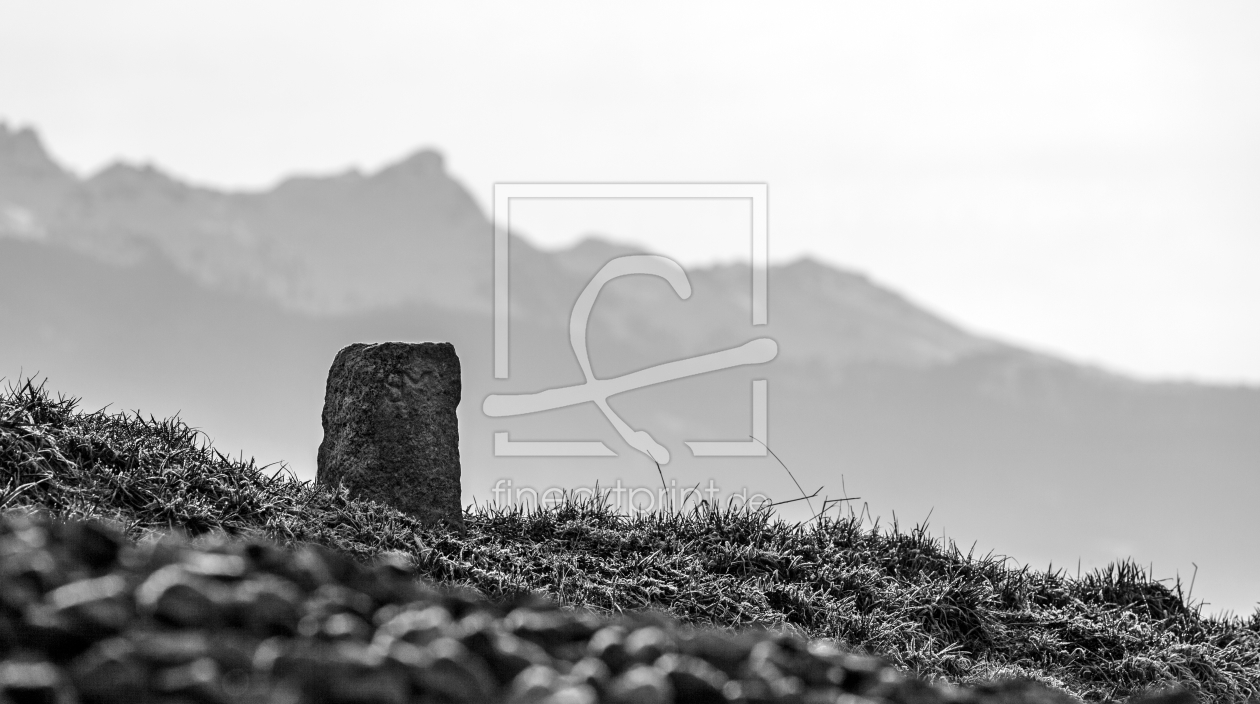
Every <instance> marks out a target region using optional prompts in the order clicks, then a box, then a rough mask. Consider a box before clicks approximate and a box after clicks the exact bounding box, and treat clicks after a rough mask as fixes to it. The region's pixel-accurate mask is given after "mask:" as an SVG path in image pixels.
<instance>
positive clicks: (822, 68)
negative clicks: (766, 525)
mask: <svg viewBox="0 0 1260 704" xmlns="http://www.w3.org/2000/svg"><path fill="white" fill-rule="evenodd" d="M1257 37H1260V4H1257V3H1254V2H1193V3H1191V2H1185V3H1175V4H1170V3H1161V2H1150V1H1143V2H1135V3H1098V2H1083V3H1067V2H1055V3H1045V4H1039V3H1019V4H1013V3H962V4H960V3H949V4H948V6H946V4H942V3H931V4H928V3H922V4H920V3H900V2H898V3H864V4H861V5H857V4H836V3H827V4H817V5H814V4H805V3H793V4H788V3H762V4H760V5H756V6H754V5H750V4H743V3H732V2H720V3H712V4H709V3H698V2H697V3H687V4H682V3H676V2H667V3H648V2H634V3H625V4H623V5H621V6H619V7H611V6H609V5H607V4H603V3H600V4H595V3H537V2H532V3H528V4H526V3H515V4H506V3H504V4H481V3H449V4H446V5H443V6H428V5H420V4H416V3H402V2H399V3H386V2H356V3H331V2H312V1H311V0H305V1H303V2H291V3H290V2H270V3H266V4H265V5H264V4H261V3H252V2H225V1H224V0H216V1H214V2H178V3H175V2H165V1H160V2H129V1H127V2H111V3H98V2H90V1H84V2H60V1H51V2H50V1H47V0H44V1H41V2H26V3H18V2H6V3H4V4H3V5H0V119H3V120H7V121H8V122H9V124H10V125H15V124H16V125H32V126H35V127H36V128H38V129H39V130H40V132H41V133H42V134H43V135H44V137H45V140H46V142H47V144H48V145H49V146H50V147H51V149H52V151H53V152H54V154H55V156H56V157H57V158H59V159H60V160H61V161H62V162H63V163H65V164H67V165H69V166H70V167H72V168H74V169H75V170H77V171H79V172H81V173H85V174H87V173H91V172H93V171H95V170H97V169H99V168H101V167H102V166H103V165H104V164H106V163H107V162H109V161H111V160H115V159H119V158H122V159H126V160H130V161H149V162H153V163H155V164H157V165H158V166H159V167H161V168H163V169H165V170H167V171H169V172H171V173H173V174H174V175H176V176H179V177H182V178H186V179H189V180H192V181H194V182H197V183H201V184H206V185H213V186H220V187H230V188H250V189H253V188H261V187H266V186H268V185H271V184H274V183H275V182H276V181H277V180H278V179H280V178H282V177H284V176H285V175H287V174H291V173H295V172H303V173H322V172H332V171H338V170H343V169H346V168H350V167H357V168H361V169H365V170H366V169H373V168H377V167H379V166H381V165H382V164H384V163H387V162H389V161H392V160H395V159H398V158H401V157H402V156H404V155H406V154H407V153H409V152H410V151H412V150H414V149H416V148H419V147H422V146H432V147H436V148H438V149H440V150H441V151H443V152H444V153H445V154H446V155H447V163H448V167H449V169H450V171H451V172H452V173H453V174H454V175H455V176H456V177H458V178H459V179H460V180H462V181H463V182H464V183H465V184H466V185H467V186H468V187H469V188H470V189H471V190H472V191H473V193H474V194H475V195H476V196H477V198H478V199H479V200H480V201H481V202H482V203H483V204H488V203H489V199H490V189H491V186H492V184H493V183H495V182H496V181H585V180H599V181H753V182H765V183H768V184H769V187H770V199H771V223H770V228H771V240H770V241H771V256H772V258H773V259H776V260H784V259H790V258H794V257H797V256H800V255H802V254H803V253H810V254H812V255H814V256H816V257H819V258H821V259H824V260H826V261H828V262H832V263H835V264H838V265H843V266H846V267H850V268H855V269H859V270H863V271H865V272H867V273H869V274H870V275H872V276H874V277H875V278H876V279H878V280H880V281H883V282H885V283H886V284H888V285H891V286H892V287H894V288H896V289H898V290H900V291H902V292H904V293H907V294H909V295H910V296H912V297H913V298H915V299H917V300H918V301H920V302H921V303H924V304H926V305H927V306H928V307H930V308H932V309H934V310H936V311H938V312H940V313H943V314H945V315H947V316H949V317H951V318H952V319H954V320H956V321H958V322H961V323H962V324H964V325H966V326H968V327H971V328H973V329H976V330H978V331H981V332H986V333H990V334H994V335H996V336H999V337H1002V338H1004V339H1007V340H1010V341H1015V342H1020V343H1024V344H1027V345H1030V346H1033V347H1036V348H1039V349H1042V350H1046V351H1050V352H1055V353H1059V354H1063V355H1066V356H1068V357H1071V358H1074V359H1078V360H1083V361H1089V362H1095V363H1100V364H1103V365H1106V366H1109V367H1112V368H1114V369H1118V370H1122V371H1126V372H1132V373H1136V374H1140V375H1144V376H1161V377H1168V376H1171V377H1178V378H1185V377H1189V378H1198V379H1211V380H1223V381H1231V380H1233V381H1238V380H1249V381H1251V382H1253V383H1260V312H1258V311H1257V308H1258V307H1260V39H1257ZM693 219H696V218H693ZM703 219H704V218H699V219H697V222H694V223H690V224H688V227H687V228H684V229H688V228H689V229H690V230H691V231H694V236H692V237H687V236H680V235H679V233H678V232H674V231H669V228H664V227H659V226H649V225H647V224H645V223H646V222H647V221H644V222H639V221H637V220H636V219H635V218H633V217H626V216H625V214H624V213H622V214H620V216H616V214H613V215H611V216H610V215H607V214H605V215H604V216H602V217H600V216H597V214H592V215H591V219H590V221H589V222H586V221H580V219H575V218H574V217H573V216H572V214H570V215H569V216H567V217H558V216H549V215H548V214H547V213H546V212H542V211H540V212H539V213H536V214H535V215H534V216H533V219H531V220H529V221H528V222H526V223H524V224H525V229H526V232H527V234H528V235H529V236H531V237H532V238H534V239H535V240H536V241H538V242H540V243H542V244H545V245H547V246H561V245H563V244H566V243H569V242H572V241H574V240H575V239H576V238H578V237H580V236H581V235H583V234H585V233H586V232H587V231H591V230H599V231H603V232H605V234H608V235H611V236H613V237H615V238H618V239H623V240H633V241H638V242H641V243H644V244H645V245H647V246H649V247H652V248H653V249H656V250H658V251H662V252H664V253H666V254H672V255H674V256H676V257H678V258H680V259H681V260H683V261H684V262H689V263H695V262H704V261H711V260H729V259H733V258H736V257H746V256H747V241H746V240H740V239H738V238H729V237H723V236H719V235H718V234H717V233H716V231H714V232H709V231H706V229H705V227H704V226H703V225H702V224H700V223H699V221H700V220H703ZM713 221H714V223H718V222H722V221H723V220H722V217H717V216H715V218H714V220H713ZM714 227H716V224H715V225H714ZM771 296H772V297H771V304H770V305H771V315H773V306H774V301H773V280H772V281H771Z"/></svg>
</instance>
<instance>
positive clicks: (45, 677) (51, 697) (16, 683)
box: [0, 661, 74, 704]
mask: <svg viewBox="0 0 1260 704" xmlns="http://www.w3.org/2000/svg"><path fill="white" fill-rule="evenodd" d="M0 701H4V702H15V703H17V702H39V704H71V703H72V702H74V695H73V693H71V691H70V688H69V687H68V686H67V683H66V681H65V679H64V678H63V677H62V675H61V671H60V670H58V669H57V667H56V666H55V665H53V664H52V663H49V662H14V661H5V662H0Z"/></svg>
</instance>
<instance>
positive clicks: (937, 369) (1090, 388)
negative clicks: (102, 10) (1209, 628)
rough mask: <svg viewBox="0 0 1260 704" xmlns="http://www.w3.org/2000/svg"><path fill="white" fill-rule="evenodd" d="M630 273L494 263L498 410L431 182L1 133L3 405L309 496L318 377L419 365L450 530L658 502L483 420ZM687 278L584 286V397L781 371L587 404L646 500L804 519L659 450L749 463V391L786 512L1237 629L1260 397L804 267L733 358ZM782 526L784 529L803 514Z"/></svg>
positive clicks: (731, 301)
mask: <svg viewBox="0 0 1260 704" xmlns="http://www.w3.org/2000/svg"><path fill="white" fill-rule="evenodd" d="M609 234H610V235H611V236H613V237H615V236H616V233H609ZM638 251H639V250H637V249H636V248H635V247H633V246H628V245H622V244H614V243H613V242H611V241H609V240H607V239H602V238H591V239H587V240H585V241H583V242H581V243H580V244H578V245H576V246H574V247H572V248H569V249H566V250H563V251H544V250H541V249H539V248H537V247H535V246H533V245H532V244H530V243H529V242H528V241H526V240H524V239H521V238H519V237H513V238H512V240H511V267H512V268H511V276H512V365H513V366H512V370H513V371H512V379H511V380H510V381H506V382H505V381H495V380H494V379H493V377H492V365H491V342H492V337H491V332H492V324H491V295H492V281H491V273H492V234H491V226H490V223H489V222H488V220H487V216H486V214H485V213H484V212H482V210H481V209H480V208H479V207H478V205H477V203H476V202H475V200H474V199H473V198H472V197H471V195H470V194H469V193H468V192H467V190H466V189H465V188H463V187H462V186H461V185H460V184H459V183H458V182H457V181H456V180H454V179H453V178H451V176H450V175H448V174H447V172H446V170H445V167H444V164H443V159H442V157H441V156H440V155H438V154H437V153H435V152H432V151H422V152H419V153H416V154H414V155H412V156H411V157H408V158H406V159H404V160H402V161H400V162H398V163H397V164H394V165H392V166H390V167H387V168H385V169H382V170H380V171H378V172H375V173H371V174H361V173H358V172H354V171H351V172H347V173H343V174H340V175H334V176H327V177H302V178H292V179H289V180H286V181H284V182H282V183H280V184H279V185H277V186H276V187H274V188H271V189H268V190H265V191H259V192H238V193H233V192H221V191H215V190H211V189H206V188H198V187H194V186H190V185H187V184H184V183H181V182H180V181H178V180H175V179H173V178H171V177H169V176H167V175H166V174H164V173H162V172H161V171H160V170H158V169H156V168H155V167H152V166H135V165H127V164H116V165H113V166H110V167H109V168H106V169H105V170H103V171H101V172H100V173H98V174H95V175H92V176H90V177H87V178H82V177H80V176H78V175H76V174H73V173H70V172H69V171H67V170H66V169H64V168H62V167H61V166H60V165H58V164H57V163H56V162H55V161H54V160H52V159H51V158H50V157H49V156H48V154H47V152H46V150H45V149H44V147H43V146H42V144H41V142H40V139H39V137H38V136H37V135H36V134H35V133H34V132H33V131H32V130H29V129H26V130H12V129H10V128H8V127H5V126H0V375H4V376H7V377H9V378H11V379H12V378H16V377H17V376H18V374H19V373H22V372H24V373H33V372H36V371H38V372H40V373H42V374H46V375H48V376H49V377H50V385H51V386H52V387H53V388H56V389H59V390H62V391H64V392H66V393H72V394H76V395H83V396H85V400H86V402H88V403H89V404H93V403H94V404H97V405H101V404H105V403H115V404H117V406H118V407H125V408H137V407H138V408H141V409H142V410H144V411H145V412H146V413H149V412H152V413H153V414H155V415H159V414H167V413H171V412H174V411H177V410H182V411H183V415H184V417H185V418H186V419H187V420H188V421H189V422H190V423H191V424H193V425H196V426H199V427H202V428H203V429H205V430H206V431H207V432H208V433H209V434H211V435H212V436H214V437H215V439H216V444H217V445H218V446H219V447H220V448H222V447H224V446H227V445H233V446H239V447H240V448H241V449H242V450H243V451H244V452H245V453H246V454H247V455H249V454H254V455H257V456H258V457H259V458H260V459H264V460H280V459H283V460H287V461H288V462H290V463H291V464H292V465H293V466H294V467H295V468H297V469H298V471H299V472H300V473H301V474H302V475H304V476H307V477H310V476H313V473H314V456H315V450H316V447H317V446H318V444H319V440H320V437H321V430H320V427H319V412H320V407H321V404H322V398H323V389H324V381H325V376H326V374H327V369H328V365H329V364H330V363H331V361H332V358H333V356H334V355H335V353H336V352H337V350H338V349H339V348H340V347H341V346H343V345H345V344H349V343H350V342H357V341H377V340H387V339H389V340H434V339H441V340H449V341H451V342H454V343H455V345H456V349H457V350H458V351H459V354H460V357H461V359H462V361H463V366H464V384H465V396H464V399H465V400H464V403H463V404H462V405H461V408H460V414H461V453H462V457H463V465H464V488H465V499H466V501H471V500H473V499H474V498H475V499H476V500H478V501H485V500H487V499H489V498H491V490H492V487H493V486H494V484H495V482H496V481H497V480H499V479H507V480H511V481H512V482H513V485H514V486H517V487H519V486H523V485H526V484H529V485H533V486H536V487H538V488H540V489H541V488H545V487H548V486H558V487H570V488H571V487H575V486H591V485H594V483H595V482H596V480H598V481H599V482H600V485H601V486H608V485H609V484H610V483H613V482H615V481H617V480H618V479H620V480H621V481H622V483H623V484H624V485H629V486H645V487H649V488H650V487H653V486H659V484H660V477H658V475H657V470H656V467H655V466H654V465H653V464H652V463H651V462H650V461H649V460H648V459H647V458H646V457H645V456H644V455H642V454H639V453H638V452H636V451H634V450H632V449H630V448H629V447H628V446H626V445H625V443H623V442H622V441H621V439H620V438H619V437H618V436H617V434H616V433H615V432H614V431H613V429H612V428H611V426H610V425H609V424H608V422H607V421H606V420H605V419H604V418H603V416H602V415H601V414H600V413H599V412H598V411H597V410H596V409H595V408H594V407H593V406H591V405H590V404H587V405H585V406H577V407H571V408H567V409H563V410H557V411H550V412H546V413H541V414H535V415H533V416H523V417H517V418H505V419H495V418H487V417H486V416H485V415H484V414H483V413H482V412H481V402H482V400H483V399H484V397H485V396H486V395H487V394H490V393H502V392H504V391H534V390H539V389H542V388H548V387H553V386H558V385H561V384H565V385H567V384H575V383H580V382H581V381H582V379H583V377H582V374H581V371H580V369H579V367H578V365H577V362H576V360H575V358H574V356H573V353H572V351H571V350H570V349H569V342H568V336H567V326H568V319H569V314H570V310H571V309H572V306H573V302H574V300H575V299H576V297H577V294H578V293H579V292H580V291H581V289H582V288H583V286H585V284H586V283H587V281H589V280H590V278H591V276H592V275H593V274H594V272H595V271H596V270H598V269H599V267H600V266H602V265H603V264H604V263H605V262H607V261H609V260H610V259H612V258H614V257H617V256H622V255H625V254H630V253H637V252H638ZM688 276H689V279H690V281H691V283H692V287H693V290H694V295H693V296H692V297H691V298H690V299H689V300H686V301H683V300H680V299H679V298H678V297H677V296H676V295H675V294H674V293H673V291H672V290H670V288H669V286H668V285H667V284H665V283H664V282H662V281H659V280H653V279H648V278H644V277H634V278H632V279H623V280H618V281H615V282H613V283H611V284H609V285H608V287H607V288H606V289H605V291H604V293H603V294H601V296H600V299H599V302H598V303H597V305H596V307H595V311H594V314H593V315H592V319H591V328H590V335H589V347H590V358H591V360H592V364H593V366H594V369H595V372H596V374H597V375H598V376H600V377H609V376H617V375H621V374H624V373H627V372H630V371H634V370H637V369H642V368H644V367H648V366H652V365H655V364H658V363H661V362H665V361H670V360H675V359H680V358H683V357H687V356H691V355H695V354H700V353H705V352H711V351H714V350H718V349H722V348H726V347H732V346H735V345H739V344H742V343H743V342H745V341H747V340H749V339H752V338H754V337H760V336H769V337H772V338H774V339H775V340H776V341H777V342H778V344H779V350H780V352H779V356H778V357H777V358H776V359H775V360H774V361H773V362H771V363H769V364H767V365H764V366H759V367H746V368H740V369H731V370H727V371H723V372H717V373H711V374H708V375H704V376H702V377H695V378H690V379H683V380H679V381H675V382H671V383H667V384H662V385H659V386H653V387H648V388H643V389H639V390H636V391H633V392H629V393H626V394H624V395H621V396H617V397H614V398H613V399H612V401H611V403H612V405H613V407H614V408H615V410H616V411H617V412H618V413H619V414H620V415H621V416H622V417H623V418H625V419H626V420H627V422H628V423H630V425H632V426H633V427H635V428H638V429H644V430H648V431H649V432H651V433H652V434H653V436H654V437H656V438H657V439H658V440H660V441H661V442H663V443H664V444H665V445H666V446H667V447H668V448H669V450H670V453H671V455H672V456H673V458H674V459H673V460H672V461H671V462H670V463H669V464H668V465H666V466H665V467H664V468H663V470H664V476H665V479H666V480H667V481H671V480H672V481H674V482H676V483H677V484H678V485H680V486H681V485H685V486H691V485H693V484H695V483H697V482H699V483H701V484H702V485H704V484H705V483H706V482H707V481H708V480H709V479H713V481H714V482H715V484H716V485H717V486H719V487H721V488H723V489H724V490H725V491H726V492H729V491H731V490H738V489H739V488H741V487H748V488H749V489H750V490H754V491H755V490H760V491H764V492H766V493H768V494H770V495H772V496H773V497H774V498H776V499H780V500H786V499H790V498H793V496H794V495H799V492H798V491H797V489H796V487H795V485H794V483H793V482H792V480H791V479H790V478H789V477H788V476H787V473H786V472H785V471H784V470H783V468H781V467H780V466H779V465H778V463H777V462H776V460H775V459H774V458H773V457H769V456H767V457H756V458H734V459H713V458H694V457H691V455H690V452H689V451H688V450H687V448H686V446H685V445H683V441H684V440H718V439H726V440H743V439H747V435H748V433H749V428H750V427H751V417H750V381H751V380H752V379H754V378H765V379H768V380H769V398H770V412H769V419H770V420H769V425H770V430H769V438H768V444H769V446H770V447H771V448H773V449H774V451H775V453H776V454H777V455H778V456H779V457H780V458H781V459H782V460H783V461H784V462H786V463H787V465H788V466H789V467H791V469H792V472H793V473H794V474H795V476H796V479H797V480H799V481H800V483H801V484H802V485H804V486H806V487H807V488H808V489H809V490H811V491H812V490H813V489H814V488H817V487H819V486H824V487H825V488H824V490H823V493H824V494H829V495H830V496H831V497H832V498H835V497H837V496H839V495H840V494H841V491H842V475H843V487H844V488H845V489H847V491H848V493H849V494H850V495H860V496H861V497H862V502H869V504H870V506H871V509H872V510H873V511H875V512H876V513H877V514H880V515H882V516H884V517H885V520H887V519H888V518H890V517H891V515H892V511H896V513H897V516H898V517H899V518H900V519H901V520H902V522H914V521H919V520H922V519H923V518H925V517H926V516H927V515H928V514H929V512H931V515H932V524H933V525H934V526H943V527H944V528H945V530H946V531H947V533H948V534H949V535H950V536H951V537H957V538H958V539H959V540H960V541H963V542H966V543H968V544H970V543H971V542H972V541H973V540H975V541H978V545H979V547H980V548H983V549H985V550H988V549H996V550H998V551H999V552H1004V553H1007V554H1011V555H1015V556H1018V557H1019V558H1020V559H1021V560H1029V561H1032V562H1034V564H1035V565H1037V566H1039V567H1043V566H1044V565H1045V563H1046V561H1048V560H1050V559H1054V560H1055V562H1056V564H1061V565H1069V564H1071V565H1072V568H1073V569H1075V564H1074V563H1075V562H1076V560H1077V558H1078V557H1079V558H1082V559H1083V560H1084V564H1085V565H1087V566H1088V565H1090V564H1094V565H1097V564H1102V563H1105V562H1106V561H1107V560H1108V559H1113V558H1117V557H1121V556H1132V557H1133V558H1134V559H1137V560H1139V561H1142V562H1148V561H1154V563H1155V568H1156V572H1164V573H1171V572H1172V570H1173V569H1175V568H1179V569H1181V571H1182V574H1183V575H1184V574H1186V572H1187V571H1188V570H1190V569H1192V567H1191V562H1192V561H1194V562H1196V563H1197V564H1198V565H1199V568H1200V571H1199V576H1198V581H1197V584H1198V586H1197V587H1196V592H1195V594H1196V597H1197V596H1199V595H1201V594H1202V595H1204V596H1206V598H1208V599H1209V601H1212V602H1213V603H1214V604H1216V605H1218V606H1222V605H1228V606H1231V607H1233V608H1236V609H1247V610H1248V611H1249V610H1250V606H1251V605H1252V604H1253V603H1255V602H1257V601H1260V588H1258V587H1256V586H1255V585H1257V584H1260V547H1258V546H1257V543H1256V542H1255V541H1253V540H1250V539H1246V538H1245V536H1247V535H1253V536H1254V535H1257V534H1260V512H1257V511H1255V510H1254V508H1253V507H1254V505H1255V504H1256V502H1257V501H1258V500H1260V389H1256V388H1252V387H1223V386H1209V385H1200V384H1189V383H1152V382H1140V381H1136V380H1134V379H1131V378H1128V377H1125V376H1123V375H1120V374H1116V373H1113V372H1109V371H1106V370H1101V369H1097V368H1093V367H1088V366H1082V365H1079V364H1075V363H1072V362H1070V361H1066V360H1061V359H1057V358H1054V357H1050V356H1047V355H1044V354H1039V353H1036V352H1034V351H1029V350H1025V349H1021V348H1019V347H1016V346H1012V345H1009V344H1005V343H1003V342H1001V341H998V340H996V339H992V338H989V337H986V336H984V335H981V334H977V333H975V332H972V331H968V330H966V329H964V328H962V327H960V326H958V325H955V324H953V323H951V322H949V321H946V320H943V319H942V318H940V317H939V316H937V315H935V314H933V313H931V312H930V311H929V310H927V309H925V308H923V307H922V306H920V305H918V304H916V303H915V302H913V301H909V300H907V299H905V298H904V297H902V296H900V295H898V294H897V293H895V292H893V291H891V290H889V289H888V288H886V287H884V286H881V285H880V284H878V283H877V282H875V281H872V280H871V279H869V278H868V277H866V276H863V275H861V274H859V273H856V272H851V271H845V270H842V269H838V268H835V267H832V266H830V265H828V264H825V263H822V262H819V261H816V260H812V259H801V260H798V261H795V262H791V263H787V264H782V265H776V266H774V267H772V269H771V272H770V276H769V282H770V284H769V286H770V308H769V319H770V323H769V325H767V326H765V327H758V328H753V327H752V326H750V325H749V324H748V323H749V312H748V308H749V293H748V287H749V280H750V272H749V268H748V266H746V265H723V266H714V267H708V268H701V269H695V270H690V271H688ZM994 295H1001V292H998V291H995V292H994ZM503 430H507V431H508V432H509V433H510V435H511V438H512V439H513V440H535V439H538V440H541V439H546V440H579V439H581V440H595V439H598V440H602V441H603V442H604V443H605V444H606V445H608V446H609V447H610V448H612V449H613V450H614V451H615V452H617V453H618V454H619V455H620V457H619V458H616V459H579V458H565V459H521V458H495V457H494V456H493V452H492V448H493V433H494V432H495V431H503ZM723 495H724V496H725V494H723ZM820 498H821V496H820ZM862 502H858V503H862ZM812 503H813V504H814V507H815V508H817V507H818V499H815V500H814V501H813V502H812ZM784 513H785V514H786V515H789V516H792V517H797V518H799V517H801V516H805V515H808V509H807V508H806V502H803V501H802V502H797V503H795V504H792V505H790V506H788V507H785V509H784Z"/></svg>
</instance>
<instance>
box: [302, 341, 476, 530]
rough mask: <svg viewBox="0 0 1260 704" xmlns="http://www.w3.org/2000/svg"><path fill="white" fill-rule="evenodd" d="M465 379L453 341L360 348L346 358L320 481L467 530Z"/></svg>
mask: <svg viewBox="0 0 1260 704" xmlns="http://www.w3.org/2000/svg"><path fill="white" fill-rule="evenodd" d="M459 373H460V369H459V357H457V356H456V355H455V347H454V346H453V345H451V344H450V343H449V342H423V343H414V344H413V343H405V342H382V343H380V344H375V345H366V344H362V343H357V344H353V345H350V346H349V347H346V348H344V349H342V350H341V351H340V352H338V353H337V357H336V359H334V360H333V363H332V368H331V369H329V370H328V388H327V391H326V393H325V396H324V416H323V421H324V441H323V442H322V443H320V445H319V466H318V470H317V473H316V475H315V478H316V481H317V482H318V483H320V484H323V485H326V486H331V487H336V486H337V485H338V483H344V484H345V485H346V487H347V488H349V490H350V494H351V496H355V497H359V498H366V499H372V500H374V501H378V502H380V503H384V504H389V505H391V506H394V507H395V508H397V509H399V510H401V511H404V512H406V513H409V514H412V515H413V516H416V517H418V518H419V519H420V520H421V521H423V522H424V523H426V524H430V525H432V524H438V523H446V524H449V525H453V526H455V527H457V528H460V529H463V526H464V519H463V511H462V508H461V507H460V483H459V475H460V469H459V426H458V423H457V421H456V418H455V408H456V407H457V406H458V405H459V399H460V393H461V383H460V376H459Z"/></svg>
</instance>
